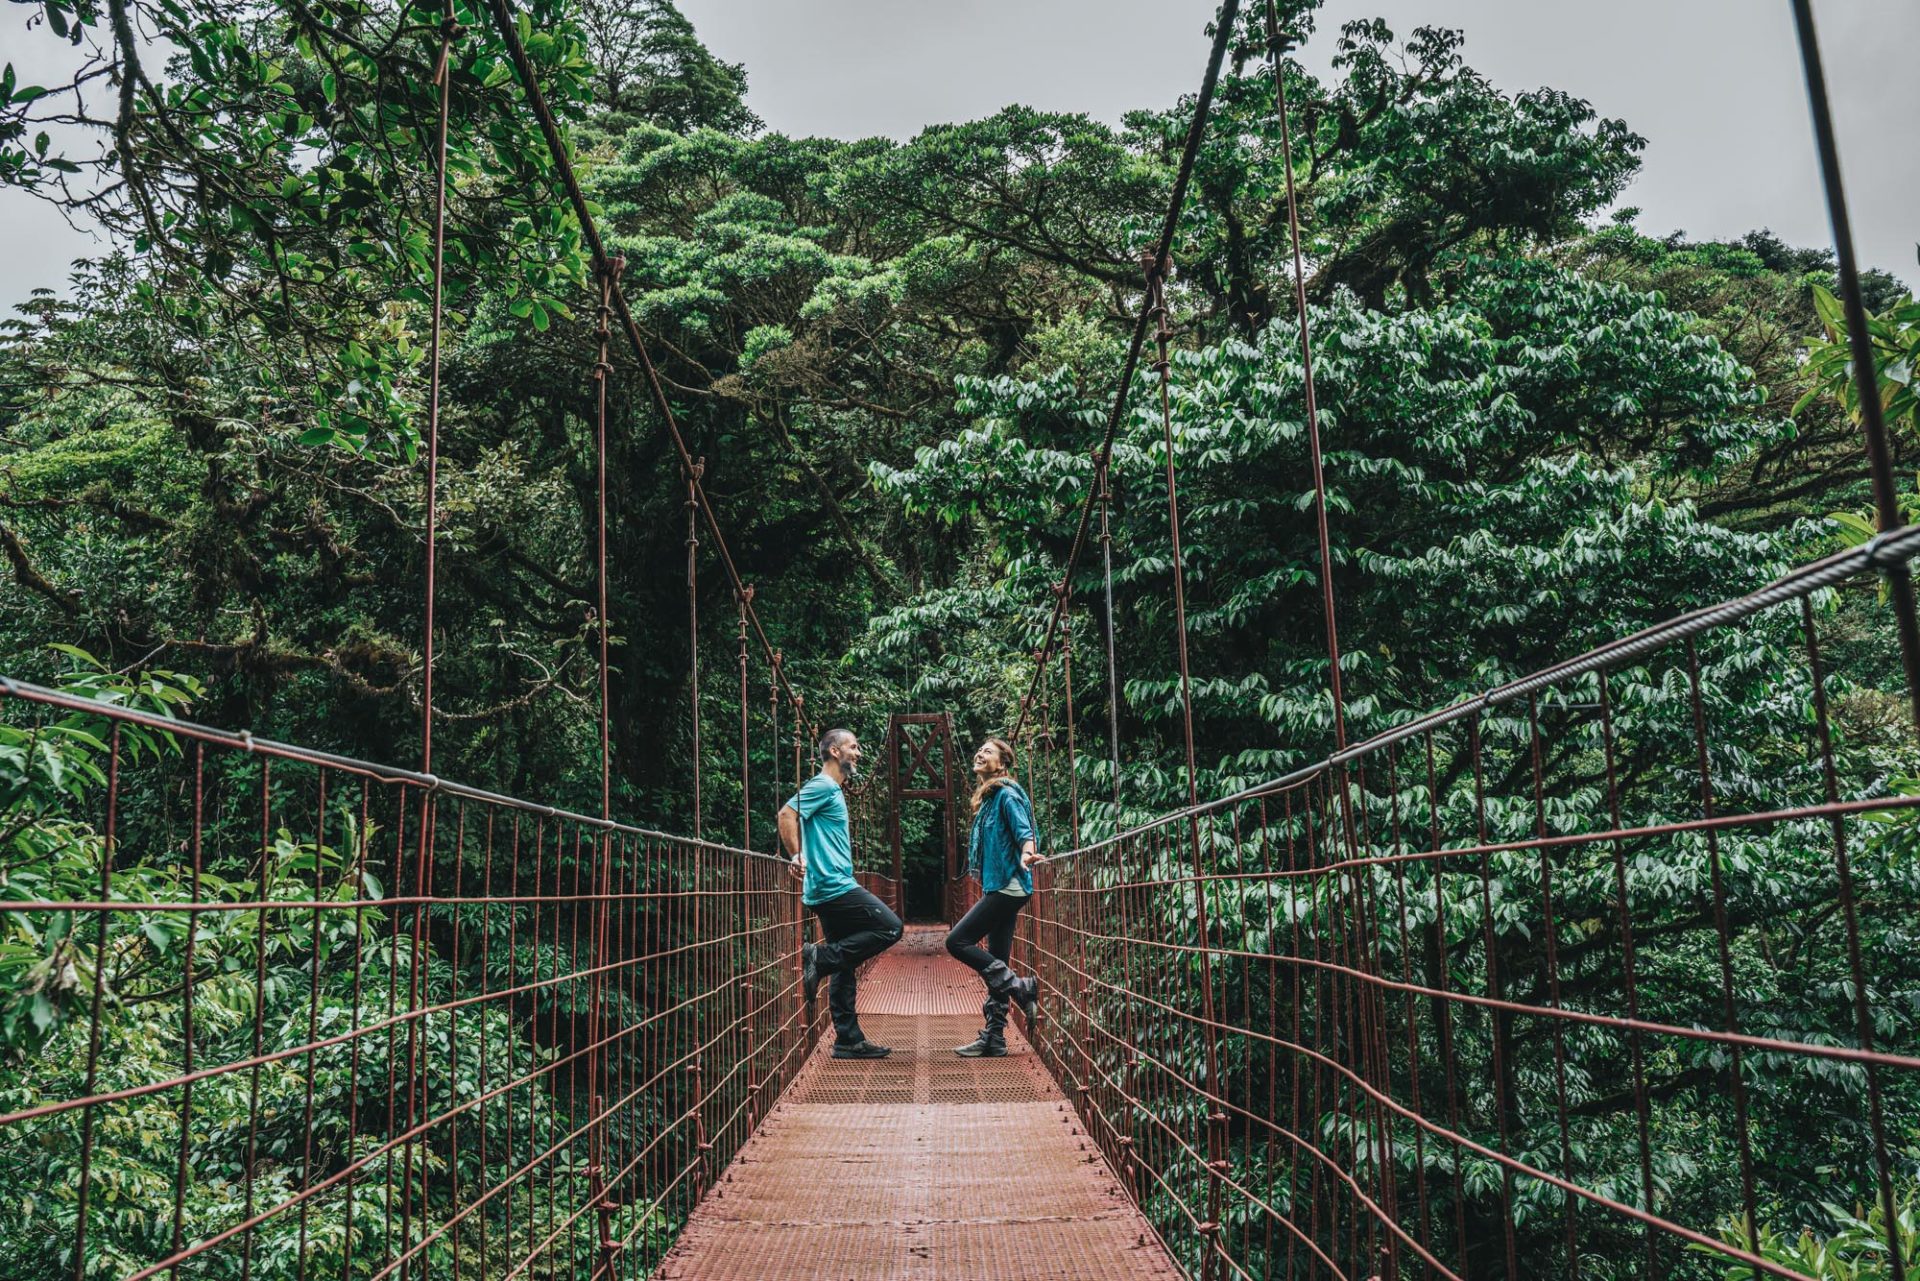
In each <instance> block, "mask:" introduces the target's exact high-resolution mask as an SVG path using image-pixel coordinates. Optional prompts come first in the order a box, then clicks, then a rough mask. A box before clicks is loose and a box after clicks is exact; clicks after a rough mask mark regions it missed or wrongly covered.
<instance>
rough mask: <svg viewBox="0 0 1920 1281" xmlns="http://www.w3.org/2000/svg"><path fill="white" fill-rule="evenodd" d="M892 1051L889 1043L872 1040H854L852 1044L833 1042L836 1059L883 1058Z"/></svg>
mask: <svg viewBox="0 0 1920 1281" xmlns="http://www.w3.org/2000/svg"><path fill="white" fill-rule="evenodd" d="M892 1053H893V1047H892V1046H891V1045H880V1044H877V1043H876V1042H873V1041H855V1042H854V1043H853V1044H852V1045H841V1044H840V1043H839V1042H837V1041H836V1042H835V1043H834V1046H833V1057H834V1058H836V1059H884V1058H886V1057H887V1055H889V1054H892Z"/></svg>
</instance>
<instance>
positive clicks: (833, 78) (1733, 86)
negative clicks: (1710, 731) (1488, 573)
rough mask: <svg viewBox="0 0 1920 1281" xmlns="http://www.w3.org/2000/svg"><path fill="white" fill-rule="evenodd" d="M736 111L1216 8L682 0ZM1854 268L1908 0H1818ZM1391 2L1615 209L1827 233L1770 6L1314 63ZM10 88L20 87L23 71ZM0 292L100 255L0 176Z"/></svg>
mask: <svg viewBox="0 0 1920 1281" xmlns="http://www.w3.org/2000/svg"><path fill="white" fill-rule="evenodd" d="M679 4H680V8H681V10H682V11H683V12H684V13H685V14H686V15H687V16H688V18H690V19H691V20H692V21H693V23H694V25H695V27H696V28H697V29H698V31H699V33H700V35H701V37H702V38H703V39H704V40H705V41H706V42H707V44H708V45H709V46H710V47H711V48H712V49H713V50H714V52H715V53H716V54H718V55H719V56H720V57H723V58H725V59H727V60H729V61H732V62H743V63H745V64H746V67H747V74H748V78H749V85H750V93H749V102H750V104H751V105H752V107H753V108H754V110H755V111H757V112H758V113H759V114H760V116H761V118H762V119H764V120H765V121H766V122H767V125H768V126H769V127H770V128H773V129H777V130H780V131H782V132H785V133H792V134H802V135H805V134H820V135H826V136H831V137H841V138H852V137H860V136H866V135H872V134H884V135H886V136H889V137H893V138H907V137H911V136H912V135H913V134H914V133H916V132H917V131H919V130H920V129H921V128H923V127H925V126H926V125H929V124H937V123H944V122H950V121H959V120H968V119H974V118H977V117H980V116H985V115H988V114H991V113H992V112H994V111H996V110H998V109H999V108H1001V107H1003V106H1005V105H1007V104H1008V103H1012V102H1019V103H1024V104H1027V105H1029V106H1035V107H1040V108H1046V109H1054V110H1070V111H1085V112H1087V113H1089V114H1091V115H1094V116H1096V117H1099V118H1101V119H1104V120H1108V121H1117V120H1118V118H1119V116H1120V114H1121V113H1122V112H1124V111H1126V110H1127V109H1128V108H1131V107H1141V106H1148V107H1159V106H1164V105H1166V104H1168V103H1169V102H1171V101H1173V100H1174V99H1175V98H1176V97H1177V96H1178V95H1179V94H1181V93H1184V92H1190V91H1191V90H1192V89H1193V88H1194V87H1195V86H1196V85H1197V83H1198V82H1199V78H1200V72H1201V70H1202V64H1203V63H1204V61H1205V58H1206V41H1205V38H1204V36H1203V34H1202V29H1203V27H1204V26H1205V23H1206V21H1207V19H1208V18H1209V17H1210V16H1211V14H1212V12H1213V10H1214V7H1215V0H679ZM1815 7H1816V12H1817V13H1818V15H1819V20H1820V23H1821V38H1822V42H1823V44H1824V46H1825V53H1826V58H1827V67H1828V75H1829V78H1830V79H1831V80H1832V82H1833V90H1834V97H1835V100H1834V110H1835V114H1836V116H1837V118H1838V127H1839V132H1840V145H1841V155H1842V159H1843V162H1844V163H1845V165H1846V178H1847V185H1848V194H1849V197H1850V199H1851V201H1852V204H1853V215H1854V225H1855V235H1856V237H1857V239H1858V241H1859V243H1860V249H1861V255H1862V257H1863V259H1864V260H1865V261H1866V262H1867V263H1868V264H1869V265H1873V266H1879V267H1883V268H1886V269H1887V270H1890V271H1893V272H1895V273H1896V274H1897V275H1899V276H1900V277H1901V278H1902V279H1904V280H1906V281H1908V282H1909V283H1914V282H1915V281H1917V280H1920V267H1916V263H1915V242H1916V241H1920V145H1916V143H1915V141H1914V137H1913V122H1914V121H1915V120H1920V75H1916V74H1915V72H1914V64H1913V55H1914V51H1915V50H1916V49H1920V3H1916V2H1915V0H1817V3H1816V6H1815ZM6 9H7V12H5V13H4V15H3V16H0V24H4V25H0V49H4V50H5V51H6V54H5V56H6V57H7V58H9V59H11V60H13V61H16V62H18V63H21V64H22V70H23V71H26V70H28V69H31V68H34V66H35V64H36V63H40V62H42V60H43V59H44V58H45V57H46V54H45V53H44V52H42V50H43V49H44V48H45V47H46V46H49V45H52V44H53V43H54V42H52V41H51V40H50V39H49V37H48V36H47V35H46V33H45V32H44V30H42V31H36V32H32V33H27V32H26V31H25V30H24V17H25V13H24V12H23V7H22V6H17V5H9V6H6ZM1375 16H1379V17H1385V18H1386V19H1387V21H1388V22H1389V23H1390V24H1391V25H1392V26H1393V28H1394V30H1395V31H1396V32H1398V33H1402V34H1404V33H1405V32H1407V31H1409V30H1411V29H1412V27H1413V26H1414V25H1415V24H1416V23H1422V22H1426V23H1435V24H1440V25H1445V26H1453V27H1460V28H1462V29H1464V30H1465V31H1466V35H1467V43H1466V58H1467V62H1468V65H1470V66H1473V67H1475V68H1477V69H1478V70H1480V71H1481V72H1483V73H1484V74H1486V75H1487V76H1488V77H1490V78H1491V79H1492V80H1493V82H1494V83H1495V84H1496V85H1499V86H1500V87H1501V88H1503V89H1507V90H1524V89H1532V88H1536V87H1538V86H1541V85H1551V86H1553V87H1555V88H1558V89H1564V90H1567V91H1569V92H1571V93H1574V94H1577V95H1579V96H1580V97H1583V98H1586V99H1588V100H1589V101H1591V102H1592V103H1593V104H1594V106H1595V107H1596V108H1598V109H1599V111H1600V112H1601V113H1602V114H1605V115H1609V116H1617V117H1620V118H1622V119H1624V120H1626V121H1627V123H1628V124H1629V125H1631V126H1632V127H1633V128H1634V129H1635V130H1636V131H1637V132H1639V133H1640V134H1641V135H1643V136H1644V137H1645V138H1647V140H1648V146H1647V150H1646V153H1645V156H1644V160H1645V164H1644V168H1643V169H1642V172H1641V175H1640V178H1639V180H1638V181H1637V182H1636V183H1635V184H1634V186H1633V187H1632V188H1631V189H1630V190H1629V191H1628V192H1627V194H1626V197H1625V199H1624V201H1623V203H1625V204H1630V205H1637V206H1639V207H1640V208H1641V209H1642V210H1643V211H1644V212H1643V213H1642V215H1641V218H1640V221H1639V224H1638V225H1639V226H1640V228H1641V229H1642V230H1643V231H1647V232H1650V233H1655V234H1665V233H1666V232H1669V231H1673V230H1676V229H1683V230H1685V231H1686V232H1687V233H1688V234H1689V235H1691V236H1694V237H1726V236H1736V235H1739V234H1740V233H1741V232H1744V231H1748V230H1751V229H1752V228H1755V227H1762V226H1766V227H1771V228H1773V230H1774V231H1775V232H1777V233H1779V234H1780V235H1781V236H1782V237H1784V238H1785V239H1786V240H1788V241H1789V242H1792V243H1796V244H1808V245H1826V244H1829V243H1830V242H1831V237H1830V233H1829V230H1828V224H1827V219H1826V210H1825V206H1824V204H1823V202H1822V199H1821V194H1820V187H1819V175H1818V172H1817V169H1816V167H1815V160H1814V154H1813V139H1812V132H1811V129H1810V127H1809V125H1808V122H1807V113H1806V97H1805V93H1804V90H1803V89H1802V87H1801V80H1800V71H1799V63H1798V60H1797V53H1796V50H1795V45H1794V36H1793V21H1792V16H1791V12H1790V10H1789V6H1788V4H1787V0H1606V2H1605V3H1598V2H1596V0H1327V4H1326V6H1325V8H1324V9H1323V10H1322V13H1321V18H1320V26H1319V31H1318V34H1317V35H1316V36H1315V38H1314V39H1313V41H1312V42H1311V43H1310V44H1309V45H1308V46H1307V48H1306V50H1305V51H1304V54H1303V56H1304V57H1305V58H1306V60H1307V62H1308V63H1309V65H1310V66H1312V67H1313V68H1314V69H1315V70H1316V71H1318V72H1322V73H1324V72H1325V71H1326V70H1327V67H1328V63H1329V62H1330V60H1331V58H1332V56H1333V43H1334V38H1335V36H1336V35H1337V32H1338V28H1339V26H1340V24H1341V23H1342V22H1344V21H1346V20H1348V19H1350V18H1359V17H1375ZM22 79H23V80H25V81H27V82H29V83H31V81H32V76H31V75H23V76H22ZM0 245H4V246H5V250H4V252H0V303H4V304H11V303H12V302H15V301H17V300H19V299H22V298H24V297H26V295H27V291H28V290H29V289H32V288H34V287H35V286H58V285H60V283H61V282H62V279H63V277H64V275H65V271H66V264H67V262H68V261H69V260H70V259H72V258H73V257H75V256H77V255H81V254H85V253H89V252H94V251H95V250H96V249H97V246H96V244H95V242H93V241H91V240H89V239H88V238H87V237H85V236H84V235H81V234H79V233H76V232H74V231H72V230H70V229H68V228H67V227H66V226H65V225H64V224H63V223H62V222H61V220H60V219H59V217H58V216H57V215H56V214H53V213H52V212H51V211H50V210H49V209H47V208H46V207H45V206H43V205H40V204H38V203H37V202H36V201H34V200H33V199H31V198H30V197H26V196H23V195H21V194H20V193H19V192H17V191H13V190H10V189H5V188H0Z"/></svg>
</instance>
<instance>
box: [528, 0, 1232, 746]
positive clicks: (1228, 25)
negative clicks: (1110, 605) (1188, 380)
mask: <svg viewBox="0 0 1920 1281" xmlns="http://www.w3.org/2000/svg"><path fill="white" fill-rule="evenodd" d="M504 2H505V0H493V3H494V4H495V5H496V6H499V5H501V4H503V3H504ZM1239 15H1240V0H1225V3H1224V4H1222V5H1221V6H1220V12H1219V14H1218V15H1216V17H1215V18H1214V22H1215V24H1216V27H1215V30H1214V36H1213V47H1212V49H1211V51H1210V52H1209V53H1208V55H1207V70H1206V74H1205V75H1204V76H1203V77H1202V78H1201V81H1200V93H1199V95H1198V97H1197V98H1196V99H1195V101H1194V106H1193V119H1192V120H1191V121H1190V122H1189V123H1188V126H1187V137H1186V141H1185V143H1184V144H1183V145H1182V147H1181V149H1180V164H1179V167H1178V168H1177V169H1176V170H1175V171H1174V178H1173V190H1172V191H1171V192H1170V193H1169V194H1168V197H1167V211H1166V214H1165V216H1164V217H1163V218H1162V219H1161V223H1160V234H1159V236H1158V238H1157V239H1156V240H1155V241H1154V248H1153V249H1152V250H1151V251H1150V253H1149V254H1147V255H1142V256H1143V257H1148V256H1150V257H1151V258H1152V260H1153V261H1154V262H1155V263H1158V264H1165V263H1167V262H1168V261H1170V259H1171V256H1172V253H1173V236H1174V232H1175V231H1177V230H1178V229H1179V225H1180V213H1181V210H1182V209H1183V208H1184V207H1185V206H1186V202H1187V187H1188V185H1189V184H1190V183H1191V182H1192V180H1193V166H1194V162H1195V160H1197V159H1198V157H1199V155H1200V143H1201V141H1202V140H1203V139H1204V138H1205V137H1206V132H1207V118H1208V117H1209V116H1210V115H1211V114H1212V112H1213V97H1214V92H1215V90H1217V89H1218V88H1219V84H1220V67H1221V64H1222V63H1223V62H1224V61H1225V60H1226V55H1227V46H1228V45H1229V44H1230V43H1232V40H1233V29H1234V23H1235V20H1236V19H1237V18H1238V17H1239ZM1151 310H1152V308H1151V300H1144V301H1143V302H1142V303H1141V307H1140V314H1139V315H1138V316H1137V317H1136V318H1135V319H1134V324H1133V336H1132V337H1131V338H1130V339H1129V340H1128V343H1127V358H1126V360H1125V362H1124V363H1123V364H1122V366H1121V370H1120V382H1119V386H1118V388H1117V389H1116V390H1115V392H1114V397H1113V407H1112V409H1110V410H1109V411H1108V413H1107V425H1106V430H1105V432H1104V433H1103V435H1102V437H1101V441H1100V450H1099V453H1098V455H1097V456H1096V459H1095V466H1096V468H1101V467H1108V466H1111V464H1112V461H1113V442H1114V438H1115V437H1116V436H1117V435H1118V434H1119V431H1120V421H1121V419H1122V418H1123V417H1124V416H1125V415H1126V409H1127V401H1128V400H1129V399H1130V397H1131V393H1132V390H1133V376H1134V373H1135V371H1136V370H1138V369H1139V367H1140V353H1141V351H1142V350H1143V349H1144V347H1145V345H1146V340H1147V322H1148V318H1149V316H1150V314H1151ZM1097 492H1098V486H1094V487H1090V488H1089V489H1088V490H1087V496H1086V498H1085V499H1084V500H1082V502H1081V504H1080V520H1079V524H1078V525H1077V527H1076V528H1075V529H1074V534H1073V545H1072V547H1071V549H1070V550H1069V551H1068V553H1067V563H1066V566H1065V569H1064V570H1063V572H1062V573H1061V576H1060V577H1061V579H1062V581H1068V580H1071V579H1072V577H1073V573H1074V570H1075V569H1076V568H1077V567H1078V566H1079V563H1080V555H1081V552H1082V551H1084V550H1085V548H1086V544H1087V536H1088V533H1089V531H1090V530H1091V529H1092V527H1093V509H1094V503H1095V495H1096V493H1097ZM1062 600H1063V598H1060V597H1056V598H1055V600H1054V608H1053V612H1052V614H1051V615H1050V616H1049V617H1048V619H1047V630H1046V634H1045V637H1044V639H1043V640H1042V641H1041V645H1040V654H1041V659H1040V662H1039V664H1038V665H1037V667H1036V670H1035V671H1034V674H1033V679H1032V680H1031V681H1030V682H1029V683H1028V685H1027V693H1026V695H1025V697H1023V698H1022V699H1021V700H1020V708H1019V714H1018V715H1017V716H1016V717H1015V719H1014V725H1013V733H1012V734H1011V735H1010V736H1009V737H1010V738H1011V739H1012V740H1013V741H1016V742H1017V741H1019V737H1020V729H1021V727H1022V726H1023V725H1025V724H1026V720H1027V713H1028V711H1029V710H1030V709H1031V707H1032V704H1033V698H1034V693H1035V691H1036V690H1037V689H1038V688H1039V684H1040V672H1039V670H1038V669H1039V668H1043V667H1045V666H1046V663H1047V659H1048V657H1049V656H1050V655H1051V654H1052V651H1053V641H1054V635H1055V633H1056V631H1057V630H1058V629H1059V627H1060V624H1061V622H1062V616H1061V610H1062Z"/></svg>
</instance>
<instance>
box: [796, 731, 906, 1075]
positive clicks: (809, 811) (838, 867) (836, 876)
mask: <svg viewBox="0 0 1920 1281" xmlns="http://www.w3.org/2000/svg"><path fill="white" fill-rule="evenodd" d="M816 754H817V755H818V756H819V758H820V772H819V773H818V774H815V775H814V776H813V777H812V778H810V779H808V780H807V781H806V783H805V784H804V785H803V786H802V787H801V788H800V790H799V791H798V792H795V793H794V794H793V797H792V798H791V799H790V800H788V801H787V803H786V804H785V805H783V806H781V807H780V843H781V845H783V846H784V847H785V848H786V851H787V853H788V854H791V855H795V856H797V857H796V860H795V867H796V869H798V870H800V871H801V872H802V874H803V875H804V876H805V878H806V879H805V883H804V885H803V886H802V888H801V891H800V901H801V902H802V903H805V904H806V905H807V906H808V907H809V908H811V909H813V914H814V915H815V916H816V917H818V918H819V919H820V928H821V931H822V932H823V933H824V934H825V935H826V936H827V941H826V942H825V943H821V944H818V945H815V944H812V943H803V944H801V948H802V952H803V959H802V966H803V968H802V970H801V976H800V980H801V987H802V989H803V990H804V991H805V993H806V997H807V1006H808V1008H809V1009H811V1008H812V1006H813V1000H814V995H815V993H817V992H818V991H819V988H820V980H821V979H822V978H826V977H828V976H831V977H832V980H833V981H832V982H831V983H830V984H829V985H828V988H827V1008H828V1009H829V1010H830V1011H831V1012H832V1014H833V1057H834V1058H836V1059H883V1058H885V1057H887V1055H889V1054H891V1053H893V1050H892V1049H891V1048H889V1047H888V1046H885V1045H878V1044H876V1043H874V1042H872V1041H869V1040H868V1039H867V1037H866V1033H864V1032H862V1031H861V1030H860V1017H859V1015H858V1014H857V1013H856V1012H855V1010H854V1002H855V1000H856V998H857V996H858V990H859V989H858V984H859V980H858V979H857V977H856V976H855V973H854V972H855V971H856V970H858V969H859V968H860V966H861V964H862V963H863V962H864V961H866V960H867V959H868V958H870V957H875V956H878V955H880V953H882V952H884V951H886V950H887V949H888V948H890V947H892V946H893V945H894V944H895V943H898V942H899V941H900V933H901V929H900V918H899V917H897V916H895V915H894V914H893V912H892V911H891V910H890V909H889V908H888V907H887V905H886V904H885V903H882V902H881V901H880V900H879V899H878V898H876V897H874V896H873V895H872V894H870V893H868V892H867V891H866V890H863V889H861V888H860V883H859V882H858V881H856V880H854V879H853V841H852V840H851V839H850V837H849V835H848V831H847V796H846V792H845V791H844V790H843V785H844V784H845V783H846V782H847V781H848V780H849V779H851V778H852V777H853V776H854V772H855V771H856V770H857V769H858V768H859V766H860V740H859V739H857V738H855V737H854V734H853V731H852V730H848V729H830V730H828V731H827V732H826V733H825V734H822V735H821V736H820V743H819V746H818V747H817V748H816Z"/></svg>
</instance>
